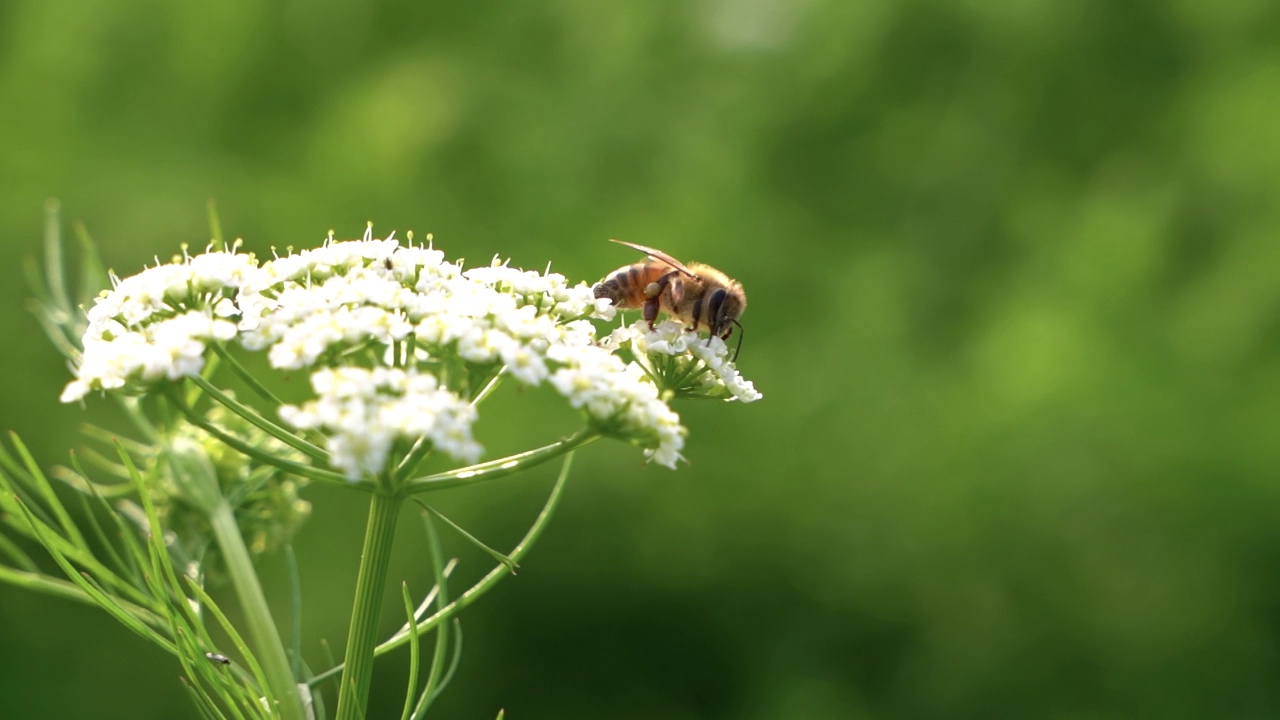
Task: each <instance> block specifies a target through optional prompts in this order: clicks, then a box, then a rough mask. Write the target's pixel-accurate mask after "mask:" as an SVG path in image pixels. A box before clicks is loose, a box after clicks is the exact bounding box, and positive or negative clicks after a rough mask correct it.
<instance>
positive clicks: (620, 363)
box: [62, 231, 760, 480]
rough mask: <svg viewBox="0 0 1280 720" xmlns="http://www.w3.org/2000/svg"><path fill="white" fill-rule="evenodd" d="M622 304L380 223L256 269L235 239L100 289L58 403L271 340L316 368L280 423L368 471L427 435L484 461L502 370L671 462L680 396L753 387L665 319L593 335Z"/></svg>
mask: <svg viewBox="0 0 1280 720" xmlns="http://www.w3.org/2000/svg"><path fill="white" fill-rule="evenodd" d="M613 314H614V308H613V307H612V306H611V305H610V304H609V302H608V301H607V300H603V299H597V298H596V297H594V293H593V292H592V291H591V288H590V286H588V285H587V284H585V283H578V284H576V285H570V284H569V283H568V282H567V280H566V279H565V277H564V276H563V275H560V274H557V273H551V272H543V273H539V272H534V271H526V270H519V269H516V268H512V267H509V266H508V265H507V264H506V263H504V262H501V261H499V260H498V259H497V258H495V259H494V261H493V262H492V263H491V264H490V265H489V266H488V267H479V268H472V269H464V268H463V267H462V266H461V264H457V263H451V262H449V261H447V260H445V258H444V254H443V253H442V252H440V251H439V250H435V249H434V248H432V247H430V246H428V247H422V246H415V245H413V244H412V243H410V244H409V245H407V246H406V245H401V244H400V242H399V241H397V240H395V239H394V238H393V237H388V238H386V239H376V238H374V237H373V236H372V232H371V231H369V232H366V233H365V237H364V238H363V239H361V240H353V241H345V242H337V241H333V240H332V239H330V240H329V241H327V242H326V243H325V244H324V245H323V246H321V247H320V248H317V249H314V250H303V251H301V252H297V253H291V254H287V255H283V256H278V257H274V258H272V259H271V260H268V261H266V262H264V263H261V264H259V263H258V262H257V261H256V258H254V256H253V255H250V254H242V253H238V252H209V253H205V254H202V255H196V256H190V255H184V256H183V257H181V258H179V259H177V260H175V261H174V262H172V263H169V264H164V265H158V266H156V267H153V268H150V269H147V270H144V271H143V272H141V273H139V274H137V275H134V276H132V277H129V278H126V279H124V280H120V281H118V282H116V283H115V287H114V288H113V289H112V290H110V291H108V292H105V293H103V295H101V296H100V297H99V298H98V300H97V303H96V304H95V305H94V307H93V308H92V309H91V310H90V311H89V319H90V325H89V331H88V332H87V333H86V334H85V340H84V344H85V351H84V355H83V357H82V358H81V359H80V363H79V366H78V367H77V372H76V379H75V380H73V381H72V382H71V383H70V384H68V385H67V388H66V390H65V391H64V392H63V395H62V399H63V400H64V401H72V400H79V399H81V398H83V397H84V396H85V395H86V394H87V393H89V392H90V391H92V390H115V389H119V388H124V387H131V388H134V389H145V388H146V387H148V386H150V385H154V384H157V383H164V382H168V381H172V380H175V379H179V378H182V377H188V376H195V375H198V374H199V373H200V372H201V371H202V370H203V369H204V367H205V363H206V358H207V355H208V354H209V352H211V351H210V349H209V347H210V345H212V344H215V343H222V344H230V343H234V344H238V345H239V346H241V347H242V348H244V349H245V350H249V351H265V353H266V356H267V361H268V363H269V364H270V366H271V367H273V368H276V369H278V370H286V371H288V370H309V371H311V385H312V388H313V390H314V391H315V397H314V398H313V399H311V400H305V401H303V402H301V403H294V404H287V405H281V406H280V407H279V408H278V412H279V415H280V417H281V419H283V420H284V421H285V423H286V424H287V425H288V426H290V427H292V428H293V429H295V430H298V431H315V432H319V433H320V434H321V435H323V436H324V437H325V438H326V440H325V448H326V450H327V451H328V464H329V465H330V466H331V467H333V468H335V469H338V470H339V471H341V472H342V473H343V474H344V475H346V476H347V477H348V478H350V479H352V480H358V479H361V478H370V477H373V476H376V475H378V474H379V473H381V472H384V471H386V470H387V469H388V468H389V467H390V465H391V464H392V463H396V462H399V460H400V459H401V456H402V455H403V452H405V451H407V450H408V449H409V448H410V447H411V446H413V445H414V443H416V442H418V441H419V440H420V439H425V441H427V442H429V443H430V445H431V447H432V448H434V449H438V450H441V451H443V452H445V453H447V454H449V455H451V456H453V457H455V458H457V459H459V460H462V461H464V462H472V461H475V460H476V459H478V457H479V455H480V452H481V450H480V446H479V445H478V444H477V443H476V441H475V440H474V439H473V436H472V432H471V426H472V424H473V423H474V422H475V421H476V411H475V408H474V407H473V406H472V405H471V401H472V400H473V398H474V397H475V395H476V393H477V392H479V391H480V389H481V388H483V387H484V386H485V385H486V384H488V383H490V382H491V381H493V380H494V379H495V378H497V377H498V376H499V375H505V376H510V377H512V378H514V379H515V380H516V381H517V382H519V383H521V384H523V385H527V386H535V385H540V384H542V383H549V384H550V385H551V386H552V387H553V388H555V390H556V391H557V392H559V393H560V394H561V395H563V396H564V397H565V398H566V399H568V400H569V403H570V404H571V405H572V406H573V407H575V408H578V409H580V410H581V411H582V412H583V414H584V415H585V417H586V418H587V420H588V422H589V423H590V424H591V425H592V426H593V427H595V428H597V429H598V430H599V431H600V432H601V433H603V434H606V435H610V436H614V437H619V438H622V439H625V440H628V441H631V442H635V443H637V444H639V445H641V446H642V447H644V448H645V450H646V455H647V456H648V457H650V458H651V459H653V460H654V461H655V462H657V463H659V464H661V465H666V466H668V467H674V466H675V464H676V462H677V461H678V460H679V458H680V451H681V450H682V448H683V446H684V437H685V435H686V430H685V428H684V427H683V426H682V425H681V423H680V418H679V416H678V415H677V414H676V413H675V411H673V410H672V409H671V408H670V406H669V405H668V400H669V399H671V398H672V397H694V396H696V397H725V398H731V399H738V400H742V401H748V402H749V401H751V400H755V399H758V398H759V397H760V395H759V393H757V392H756V391H755V388H754V387H753V386H752V385H751V383H750V382H749V381H746V380H743V379H742V377H741V375H739V374H738V372H737V370H736V369H735V368H734V366H733V364H732V363H730V362H728V360H727V353H726V348H725V345H724V342H723V341H721V340H720V339H719V338H711V339H710V340H709V341H706V342H704V341H702V340H701V339H697V337H696V336H694V335H692V334H690V333H686V332H684V331H682V330H681V329H680V326H679V324H678V323H674V322H666V323H663V324H662V325H660V326H659V327H658V328H656V329H655V330H654V331H652V332H650V331H648V330H647V328H645V327H643V326H642V324H641V323H637V324H635V325H632V326H630V327H624V328H621V329H619V330H618V331H615V332H614V333H613V334H612V335H610V336H608V337H607V338H604V339H602V340H598V339H597V337H596V328H595V326H594V325H593V324H592V322H591V320H608V319H611V318H612V317H613ZM618 350H625V351H626V355H625V356H624V355H619V354H618V353H617V351H618ZM397 451H399V452H400V456H397Z"/></svg>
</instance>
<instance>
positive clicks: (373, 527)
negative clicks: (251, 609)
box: [336, 491, 402, 720]
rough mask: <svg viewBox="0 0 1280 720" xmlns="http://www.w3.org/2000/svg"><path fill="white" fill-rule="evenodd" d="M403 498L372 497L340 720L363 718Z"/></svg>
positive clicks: (385, 494)
mask: <svg viewBox="0 0 1280 720" xmlns="http://www.w3.org/2000/svg"><path fill="white" fill-rule="evenodd" d="M401 502H402V498H401V497H400V496H398V495H394V494H390V493H388V492H386V491H379V492H376V493H374V494H373V501H372V502H371V503H370V504H369V524H368V525H367V526H366V527H365V535H364V550H363V551H362V553H361V556H360V572H359V575H358V576H357V577H356V599H355V607H354V608H353V609H352V611H351V630H350V632H349V634H348V635H347V654H346V659H345V662H344V664H345V666H346V670H345V671H344V672H343V674H342V687H341V688H340V689H339V690H338V714H337V716H336V717H337V720H360V719H361V718H364V715H365V706H366V705H367V704H368V702H369V684H370V681H371V680H372V678H373V649H374V647H375V646H376V645H377V642H378V611H379V609H381V607H382V591H383V590H384V588H385V585H386V579H387V568H388V566H389V565H390V562H391V540H392V538H393V537H394V536H395V531H396V515H397V514H398V512H399V510H400V503H401Z"/></svg>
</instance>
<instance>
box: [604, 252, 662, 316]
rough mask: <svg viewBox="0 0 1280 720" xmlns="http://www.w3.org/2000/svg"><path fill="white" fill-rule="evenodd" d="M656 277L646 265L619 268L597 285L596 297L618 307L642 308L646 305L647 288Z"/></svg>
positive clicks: (637, 264)
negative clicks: (611, 302)
mask: <svg viewBox="0 0 1280 720" xmlns="http://www.w3.org/2000/svg"><path fill="white" fill-rule="evenodd" d="M655 275H656V273H655V272H653V270H652V269H651V268H650V267H649V266H648V265H646V264H645V263H636V264H634V265H628V266H626V267H622V268H618V269H617V270H615V271H614V272H612V273H610V274H609V275H608V276H607V277H605V279H603V280H601V281H600V282H598V283H596V286H595V288H594V292H595V296H596V297H598V298H609V300H611V301H613V304H614V305H616V306H617V307H623V308H635V307H640V306H641V305H644V302H645V299H646V298H645V295H644V289H645V286H646V285H648V284H649V283H651V282H653V281H654V280H655V279H656V277H654V276H655Z"/></svg>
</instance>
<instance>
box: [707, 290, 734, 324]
mask: <svg viewBox="0 0 1280 720" xmlns="http://www.w3.org/2000/svg"><path fill="white" fill-rule="evenodd" d="M728 294H729V293H728V292H726V291H725V289H724V288H716V289H715V290H714V291H713V292H712V293H711V296H710V297H708V298H707V317H709V318H711V325H712V328H713V329H714V330H717V331H718V330H719V329H720V328H721V327H723V326H724V318H723V317H722V316H721V315H720V311H721V310H722V309H723V306H724V299H725V297H726V296H728Z"/></svg>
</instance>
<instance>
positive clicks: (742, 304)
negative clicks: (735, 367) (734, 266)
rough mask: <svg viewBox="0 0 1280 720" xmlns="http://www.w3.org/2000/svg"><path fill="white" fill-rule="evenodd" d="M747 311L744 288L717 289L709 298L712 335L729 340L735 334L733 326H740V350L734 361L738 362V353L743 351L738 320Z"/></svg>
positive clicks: (734, 356)
mask: <svg viewBox="0 0 1280 720" xmlns="http://www.w3.org/2000/svg"><path fill="white" fill-rule="evenodd" d="M746 309H747V295H746V293H744V292H743V291H742V286H740V285H737V284H734V285H733V286H730V287H728V288H716V289H715V290H714V291H713V292H712V293H711V295H710V296H709V297H708V298H707V317H708V318H709V319H710V323H711V334H712V335H715V336H716V337H719V338H721V339H723V340H727V339H728V338H729V335H730V334H732V333H733V327H732V326H733V325H737V326H738V349H737V350H734V352H733V360H734V361H737V359H738V351H739V350H741V349H742V334H743V333H742V323H740V322H738V318H740V317H742V313H743V311H744V310H746Z"/></svg>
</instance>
